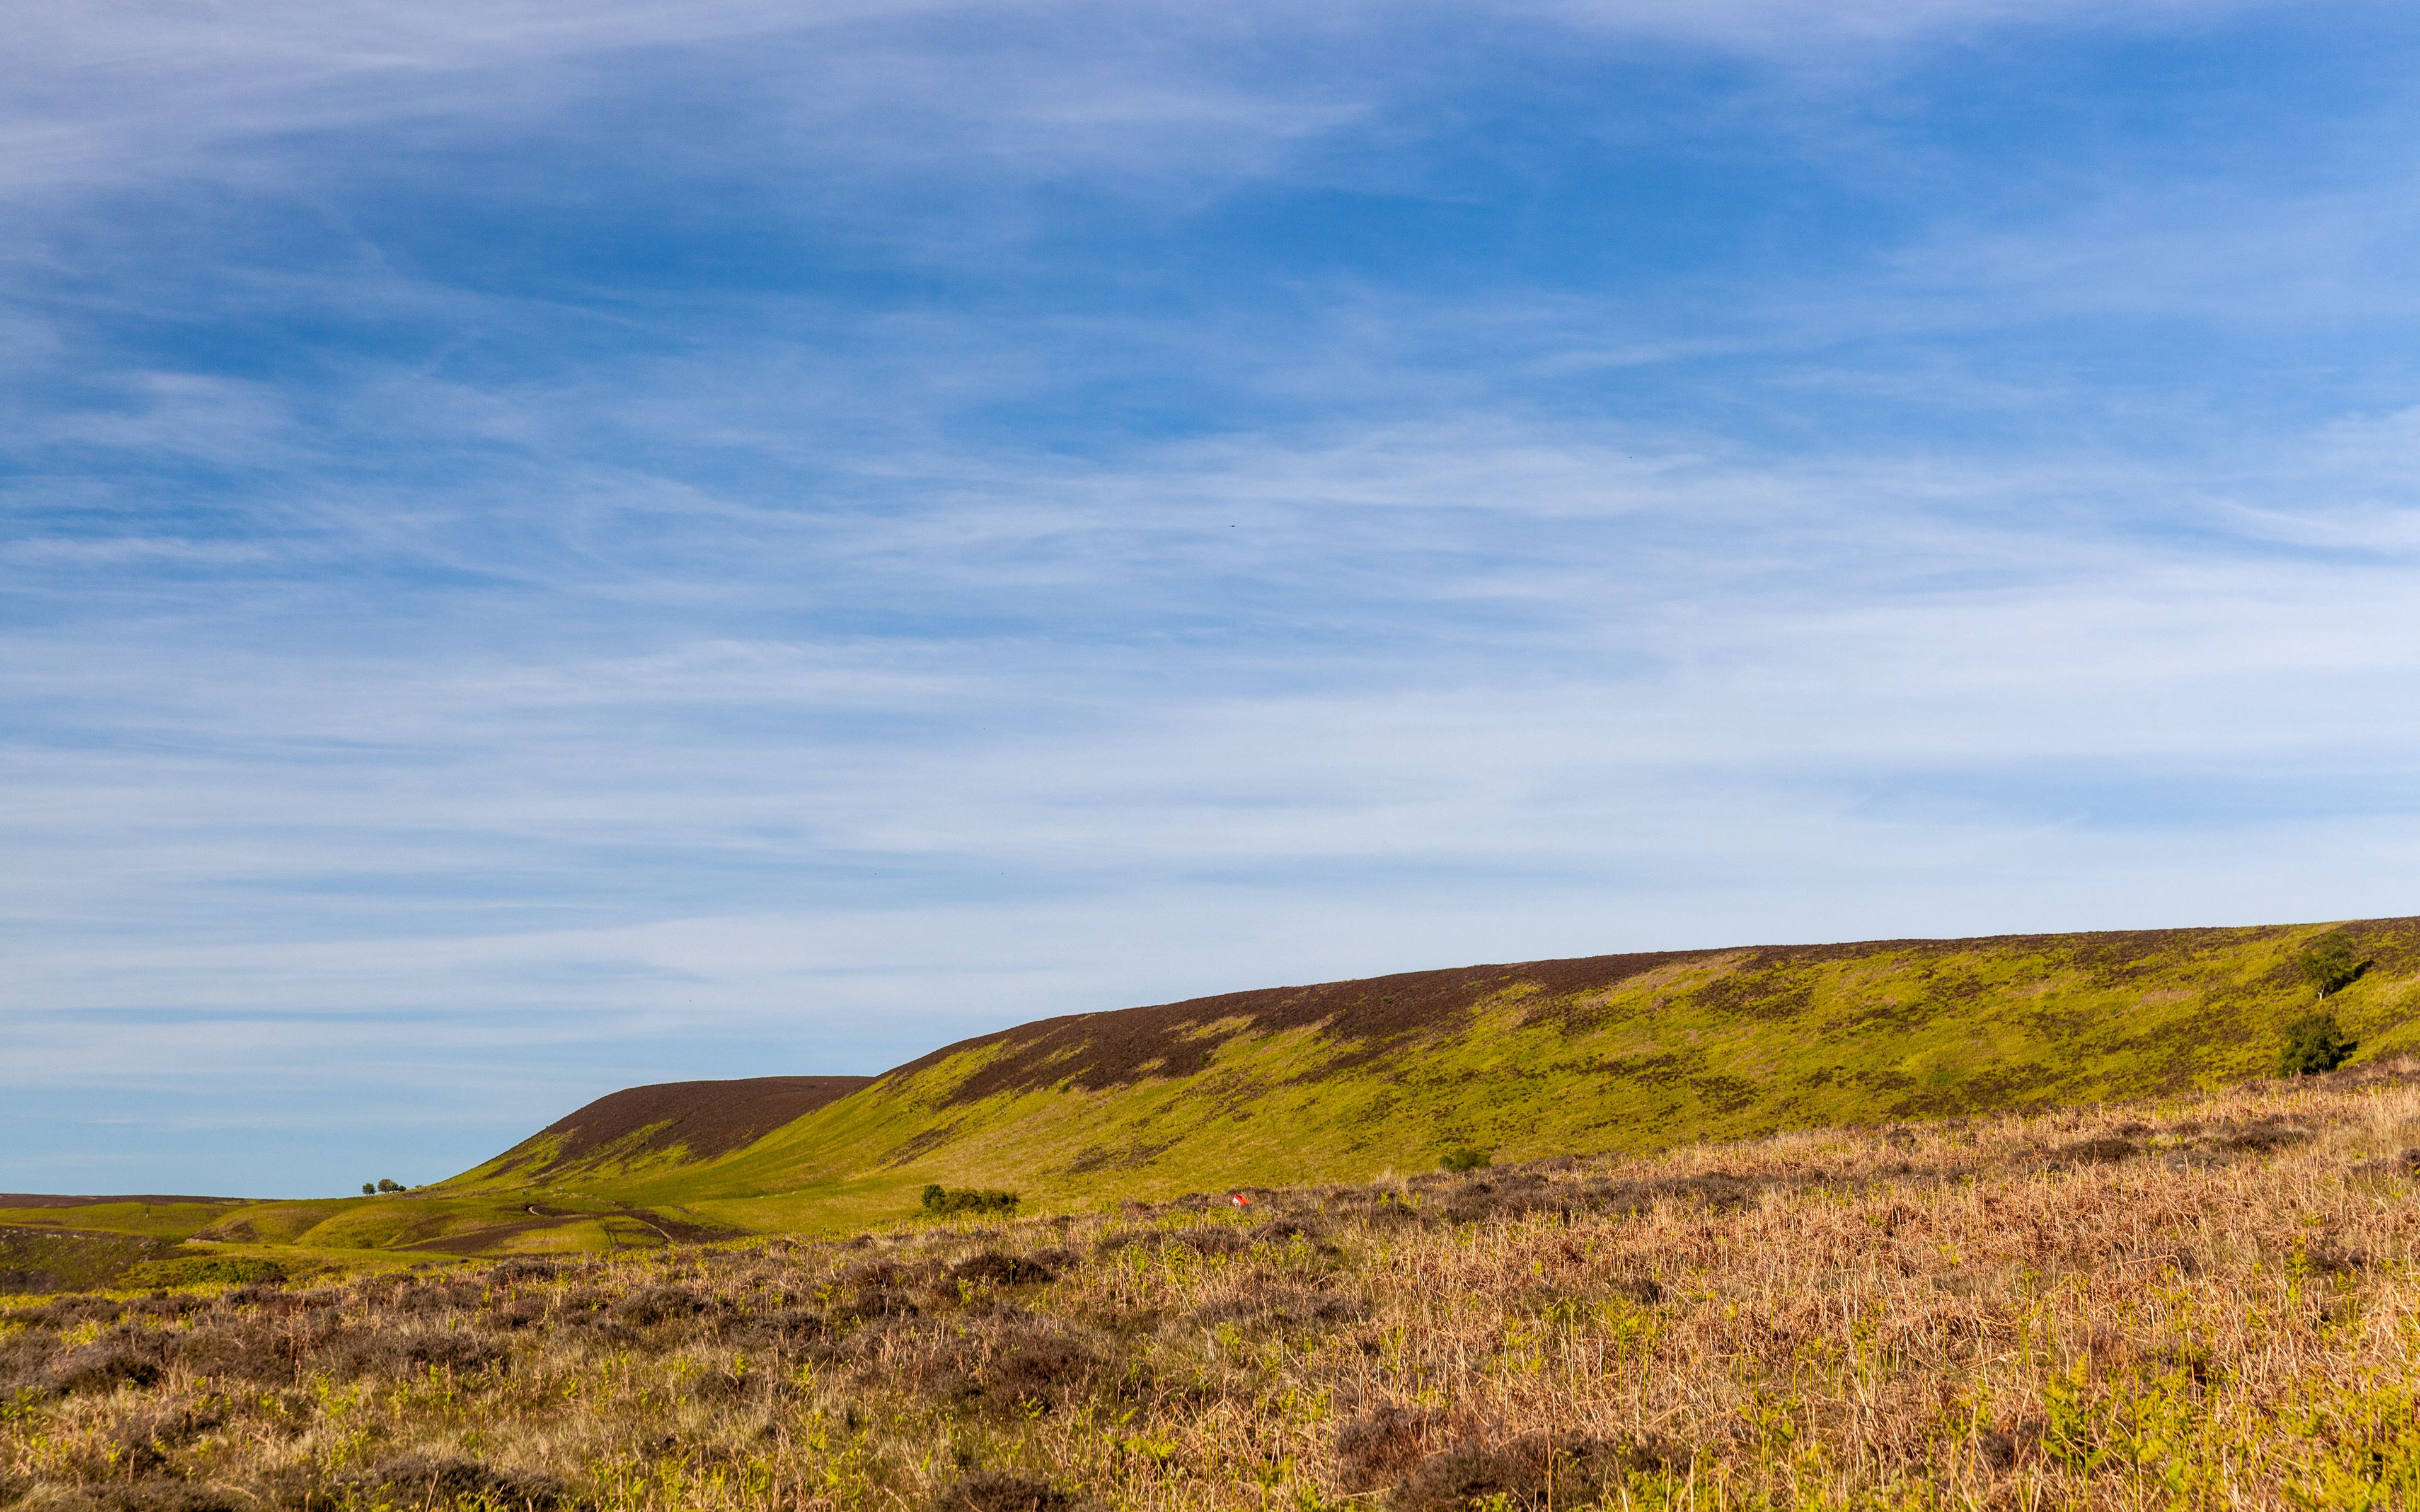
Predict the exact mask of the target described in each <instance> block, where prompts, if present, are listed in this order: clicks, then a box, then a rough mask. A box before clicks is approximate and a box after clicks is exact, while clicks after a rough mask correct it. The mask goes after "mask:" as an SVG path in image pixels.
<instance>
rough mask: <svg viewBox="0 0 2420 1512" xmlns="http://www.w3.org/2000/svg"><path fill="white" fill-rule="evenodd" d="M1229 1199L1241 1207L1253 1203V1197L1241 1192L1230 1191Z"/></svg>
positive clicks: (1246, 1206)
mask: <svg viewBox="0 0 2420 1512" xmlns="http://www.w3.org/2000/svg"><path fill="white" fill-rule="evenodd" d="M1227 1200H1228V1201H1230V1202H1232V1203H1233V1204H1234V1205H1235V1206H1237V1207H1239V1208H1249V1207H1250V1206H1251V1205H1252V1199H1251V1198H1249V1197H1248V1196H1244V1194H1242V1193H1241V1192H1231V1193H1229V1194H1228V1195H1227Z"/></svg>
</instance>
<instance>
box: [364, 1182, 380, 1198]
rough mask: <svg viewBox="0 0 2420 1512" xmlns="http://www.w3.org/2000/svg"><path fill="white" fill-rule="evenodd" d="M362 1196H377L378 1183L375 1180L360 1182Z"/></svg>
mask: <svg viewBox="0 0 2420 1512" xmlns="http://www.w3.org/2000/svg"><path fill="white" fill-rule="evenodd" d="M362 1196H365V1197H374V1196H378V1183H377V1182H376V1181H364V1182H363V1183H362Z"/></svg>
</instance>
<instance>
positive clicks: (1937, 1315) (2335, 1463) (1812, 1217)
mask: <svg viewBox="0 0 2420 1512" xmlns="http://www.w3.org/2000/svg"><path fill="white" fill-rule="evenodd" d="M2412 1071H2413V1069H2412V1067H2410V1066H2407V1065H2397V1066H2395V1067H2390V1068H2382V1069H2376V1068H2374V1069H2370V1070H2366V1071H2364V1072H2359V1073H2340V1074H2338V1075H2336V1076H2334V1077H2328V1078H2314V1079H2312V1080H2310V1081H2308V1082H2305V1083H2301V1084H2294V1085H2277V1084H2273V1085H2269V1086H2264V1087H2258V1088H2250V1089H2247V1090H2244V1091H2242V1092H2239V1093H2236V1094H2232V1095H2229V1096H2226V1097H2221V1098H2217V1099H2212V1100H2209V1101H2205V1102H2200V1103H2192V1104H2182V1103H2180V1104H2171V1105H2166V1106H2160V1107H2151V1106H2142V1107H2133V1108H2125V1109H2105V1110H2092V1111H2081V1112H2070V1113H2059V1114H2052V1115H2044V1116H2038V1117H2031V1118H2010V1119H1993V1120H1978V1121H1974V1122H1964V1123H1956V1122H1953V1123H1947V1124H1940V1125H1930V1126H1923V1127H1910V1128H1900V1129H1892V1130H1869V1131H1863V1132H1855V1133H1826V1134H1793V1135H1786V1136H1781V1137H1776V1138H1773V1139H1768V1140H1762V1141H1758V1142H1754V1143H1750V1144H1745V1145H1730V1146H1706V1147H1699V1148H1694V1149H1685V1150H1682V1151H1678V1152H1676V1153H1673V1154H1671V1155H1669V1156H1667V1157H1663V1158H1658V1159H1653V1160H1633V1161H1623V1162H1606V1163H1590V1162H1581V1161H1575V1160H1564V1161H1549V1162H1544V1163H1539V1164H1533V1165H1526V1166H1520V1167H1513V1168H1497V1169H1493V1170H1483V1171H1478V1172H1473V1173H1470V1174H1467V1175H1464V1176H1447V1175H1442V1174H1438V1175H1427V1176H1420V1177H1416V1178H1412V1179H1409V1180H1398V1181H1388V1182H1383V1183H1380V1184H1377V1185H1373V1186H1357V1187H1331V1188H1321V1189H1299V1190H1293V1191H1285V1192H1267V1193H1259V1194H1255V1195H1254V1196H1255V1201H1254V1204H1253V1206H1252V1208H1251V1209H1250V1210H1249V1213H1244V1212H1237V1211H1233V1209H1231V1208H1230V1207H1229V1206H1228V1205H1227V1204H1226V1203H1225V1202H1224V1201H1223V1200H1221V1199H1220V1198H1218V1197H1213V1196H1204V1197H1199V1198H1189V1199H1184V1200H1180V1201H1178V1202H1175V1203H1171V1204H1164V1205H1160V1206H1157V1207H1145V1206H1142V1205H1139V1204H1138V1205H1130V1206H1129V1207H1128V1208H1126V1209H1125V1210H1124V1211H1117V1212H1113V1213H1095V1214H1086V1215H1078V1216H1068V1217H1058V1218H1040V1219H1029V1220H1024V1221H1020V1222H1016V1223H1013V1224H1003V1225H999V1226H995V1227H985V1228H976V1229H967V1228H963V1227H910V1228H905V1229H901V1230H898V1231H895V1232H888V1233H883V1234H879V1235H871V1236H866V1237H862V1238H860V1239H856V1240H852V1241H846V1242H795V1241H782V1240H776V1241H772V1242H753V1243H752V1244H749V1245H746V1246H743V1247H731V1248H707V1249H696V1248H690V1249H684V1250H679V1251H674V1252H670V1253H664V1252H659V1253H658V1254H656V1255H654V1256H653V1257H647V1258H628V1259H582V1260H578V1261H574V1262H568V1263H561V1264H556V1263H550V1262H546V1261H530V1260H520V1261H507V1262H505V1263H503V1264H500V1265H493V1266H486V1267H471V1266H460V1267H455V1268H451V1269H444V1270H432V1271H429V1272H427V1273H422V1274H420V1275H417V1276H411V1277H396V1276H390V1277H385V1278H380V1279H372V1280H365V1281H356V1282H349V1283H343V1284H330V1285H324V1286H320V1287H318V1288H306V1287H304V1286H301V1285H297V1286H294V1287H287V1288H275V1287H249V1288H239V1289H235V1290H231V1291H226V1292H224V1293H222V1294H219V1295H216V1296H203V1295H173V1296H154V1297H141V1298H133V1299H112V1298H105V1297H100V1296H68V1297H61V1298H56V1299H54V1300H52V1301H50V1302H48V1303H46V1304H40V1305H37V1306H27V1307H20V1308H17V1309H16V1310H14V1311H12V1312H8V1313H6V1314H5V1315H0V1317H5V1319H6V1321H5V1322H0V1505H13V1506H15V1507H16V1508H19V1509H21V1512H35V1509H41V1512H72V1509H107V1512H249V1509H254V1508H296V1509H313V1508H326V1509H332V1512H334V1509H342V1508H364V1509H368V1508H376V1507H393V1508H423V1507H437V1506H475V1507H483V1508H489V1509H494V1512H503V1509H506V1508H525V1509H529V1512H572V1509H596V1512H626V1509H628V1512H636V1509H641V1508H645V1509H650V1512H655V1509H661V1512H674V1509H688V1508H698V1509H723V1508H731V1509H739V1508H748V1509H754V1508H780V1509H783V1512H789V1509H803V1508H816V1507H842V1506H847V1507H856V1506H870V1507H903V1508H914V1507H925V1506H931V1507H952V1508H960V1509H967V1512H1009V1509H1016V1512H1043V1509H1071V1508H1074V1507H1077V1506H1080V1505H1085V1504H1094V1505H1101V1506H1134V1507H1169V1508H1179V1507H1238V1508H1255V1509H1258V1508H1278V1507H1291V1508H1315V1507H1330V1506H1339V1505H1366V1506H1371V1507H1387V1508H1393V1509H1397V1512H1431V1509H1444V1508H1451V1507H1482V1508H1512V1507H1525V1508H1541V1507H1553V1508H1560V1507H1577V1506H1584V1505H1595V1504H1605V1505H1611V1506H1620V1507H1634V1506H1636V1507H1660V1506H1669V1505H1681V1504H1686V1505H1690V1506H1699V1505H1704V1506H1735V1505H1779V1504H1790V1505H1800V1504H1807V1505H1852V1504H1854V1505H1891V1506H1900V1505H1935V1504H1957V1505H1968V1504H1971V1505H1978V1506H2010V1507H2024V1508H2033V1507H2037V1506H2051V1505H2058V1506H2065V1505H2086V1504H2088V1505H2096V1506H2100V1505H2106V1506H2124V1507H2135V1506H2151V1505H2159V1506H2168V1505H2192V1506H2218V1505H2225V1506H2230V1507H2231V1506H2273V1505H2274V1506H2286V1505H2292V1506H2338V1505H2341V1506H2366V1505H2383V1504H2405V1503H2408V1502H2410V1501H2412V1500H2413V1498H2414V1492H2415V1491H2420V1401H2416V1400H2415V1395H2414V1365H2415V1361H2420V1272H2415V1269H2414V1257H2415V1240H2420V1210H2415V1207H2414V1201H2413V1197H2414V1193H2413V1188H2412V1179H2411V1176H2410V1163H2411V1162H2412V1161H2415V1160H2420V1151H2415V1150H2413V1149H2412V1147H2415V1146H2420V1080H2415V1077H2414V1075H2413V1074H2412Z"/></svg>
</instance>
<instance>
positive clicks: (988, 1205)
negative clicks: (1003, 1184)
mask: <svg viewBox="0 0 2420 1512" xmlns="http://www.w3.org/2000/svg"><path fill="white" fill-rule="evenodd" d="M1018 1200H1019V1199H1018V1197H1017V1195H1016V1193H1014V1192H991V1191H985V1190H981V1189H978V1188H975V1187H961V1188H959V1189H958V1190H957V1191H954V1192H953V1191H951V1190H950V1189H949V1188H948V1187H945V1186H939V1185H935V1186H928V1187H926V1188H925V1189H924V1216H926V1217H928V1218H954V1217H958V1216H961V1215H977V1216H982V1215H989V1216H993V1217H1001V1218H1006V1217H1010V1216H1013V1215H1014V1214H1015V1213H1016V1204H1017V1202H1018Z"/></svg>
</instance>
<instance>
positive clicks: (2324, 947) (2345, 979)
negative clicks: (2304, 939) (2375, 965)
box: [2294, 930, 2369, 997]
mask: <svg viewBox="0 0 2420 1512" xmlns="http://www.w3.org/2000/svg"><path fill="white" fill-rule="evenodd" d="M2294 965H2295V967H2296V968H2297V969H2299V970H2300V971H2301V972H2302V973H2303V980H2305V981H2307V982H2309V983H2310V984H2311V985H2312V986H2314V987H2317V988H2318V989H2319V995H2320V996H2321V997H2325V996H2327V995H2328V994H2330V993H2332V992H2335V991H2336V990H2337V989H2338V988H2340V987H2347V986H2350V985H2351V983H2352V980H2353V979H2354V978H2356V977H2358V976H2360V975H2361V974H2362V972H2363V971H2364V970H2365V969H2366V968H2367V966H2368V965H2369V963H2368V962H2366V961H2364V960H2363V959H2362V958H2361V953H2360V952H2359V951H2357V950H2355V949H2353V948H2352V941H2350V940H2349V939H2347V938H2346V937H2345V933H2344V931H2342V930H2336V931H2334V932H2332V933H2326V934H2322V935H2320V936H2319V938H2318V939H2316V940H2313V941H2312V942H2311V943H2310V944H2309V945H2308V946H2306V947H2304V950H2303V953H2302V954H2301V955H2298V956H2296V957H2295V958H2294Z"/></svg>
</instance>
